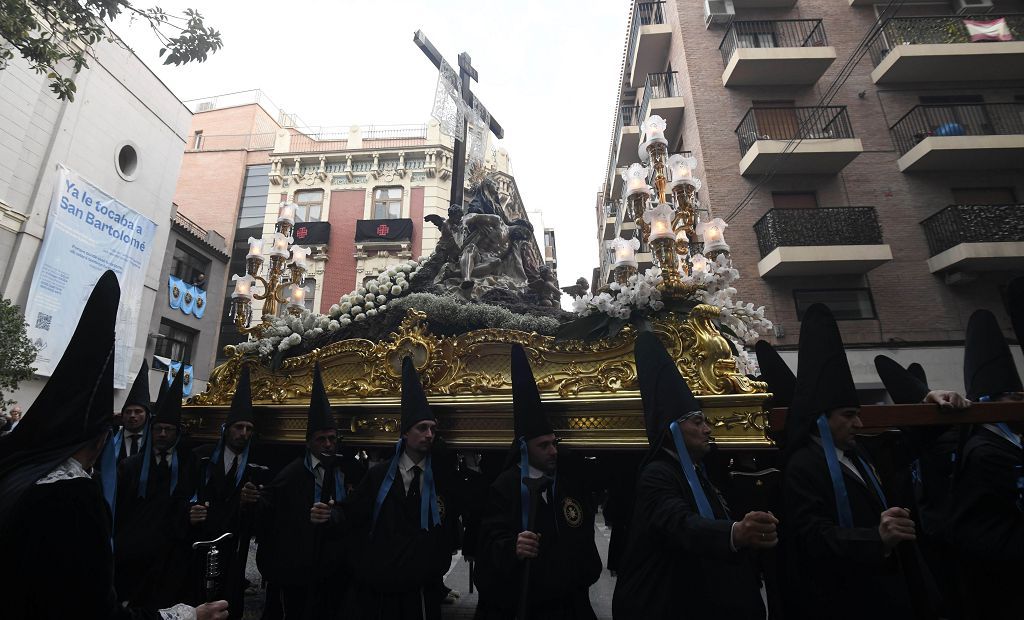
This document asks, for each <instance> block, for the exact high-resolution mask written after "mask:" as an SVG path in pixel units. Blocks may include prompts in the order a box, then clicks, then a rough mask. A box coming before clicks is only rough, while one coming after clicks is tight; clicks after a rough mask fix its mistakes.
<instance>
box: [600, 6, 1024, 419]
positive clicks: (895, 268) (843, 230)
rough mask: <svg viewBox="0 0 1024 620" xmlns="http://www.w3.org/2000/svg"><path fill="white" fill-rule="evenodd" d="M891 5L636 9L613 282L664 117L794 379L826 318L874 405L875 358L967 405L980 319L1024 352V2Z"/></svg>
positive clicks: (615, 167)
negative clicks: (805, 324) (823, 311)
mask: <svg viewBox="0 0 1024 620" xmlns="http://www.w3.org/2000/svg"><path fill="white" fill-rule="evenodd" d="M891 4H892V5H893V7H896V6H899V9H898V11H895V12H894V13H893V12H890V13H888V14H883V9H884V8H885V7H886V5H887V3H885V2H879V3H874V2H870V1H864V0H707V1H705V0H667V1H664V2H635V3H634V5H633V7H632V10H631V14H630V17H629V21H628V26H627V30H626V37H627V44H626V49H625V54H624V61H623V67H622V71H621V73H620V75H619V78H620V81H619V84H620V89H619V102H618V109H617V114H616V116H615V122H614V129H613V134H612V139H611V149H610V151H611V152H610V156H609V165H608V169H607V170H606V171H605V178H604V182H603V186H602V188H601V192H600V193H599V195H598V201H597V207H596V210H595V214H596V218H597V220H598V236H599V244H600V247H601V250H600V255H601V270H600V277H601V279H602V281H607V279H608V271H609V262H610V261H609V258H610V257H609V254H608V251H607V250H606V249H605V243H606V242H607V241H609V240H611V239H614V238H615V237H616V236H619V235H621V236H623V237H627V238H628V237H629V236H631V235H633V234H635V226H634V225H633V224H632V223H630V222H628V221H624V218H623V213H624V209H623V202H622V200H621V197H622V184H623V183H622V179H621V178H620V176H619V174H620V173H621V172H622V171H624V170H625V168H626V166H628V165H629V164H631V163H634V162H638V161H639V158H638V153H637V149H638V146H639V145H640V144H641V143H642V139H643V137H642V136H641V135H640V133H641V132H640V124H641V123H642V122H643V120H644V119H646V118H647V117H649V116H650V115H652V114H658V115H660V116H662V117H663V118H665V119H666V120H667V121H668V123H669V128H668V131H667V132H666V138H667V139H668V140H669V152H670V153H675V152H681V151H684V150H685V151H691V152H692V154H693V156H695V157H696V158H697V160H698V169H697V174H698V176H699V177H700V178H701V179H702V180H703V188H702V189H701V191H700V194H699V198H700V201H701V206H702V207H703V208H706V209H708V210H709V212H710V214H711V216H712V217H715V216H717V217H722V218H725V219H727V221H728V222H729V228H728V230H727V231H726V238H727V240H728V242H729V244H730V245H731V246H732V258H733V262H734V264H735V265H736V267H737V268H738V269H739V270H740V273H741V274H742V279H741V280H740V281H739V283H738V289H739V297H740V298H742V299H743V300H744V301H751V302H754V303H756V304H764V305H765V306H766V309H767V311H768V316H769V318H771V319H772V320H773V321H775V323H776V333H775V343H776V344H777V346H779V347H781V348H782V349H783V350H784V356H785V357H786V358H787V359H788V360H789V362H790V363H791V365H792V366H793V367H795V366H796V354H795V350H794V349H795V347H796V345H797V340H798V335H799V319H800V315H801V313H802V311H803V310H804V309H805V308H807V307H808V306H809V305H810V304H812V303H814V302H824V303H826V304H828V305H829V306H830V307H831V308H832V309H833V311H834V312H835V313H836V316H837V318H838V319H840V320H841V322H840V326H841V329H842V332H843V337H844V339H845V341H846V343H847V345H848V348H849V357H850V361H851V366H852V368H853V370H854V375H855V379H856V380H857V383H858V386H859V387H860V388H861V389H863V390H864V391H865V394H864V398H865V399H866V400H869V401H871V400H875V399H878V398H881V397H882V396H881V393H880V392H876V391H875V390H878V389H879V388H880V387H881V386H880V383H879V381H878V378H877V376H876V375H875V373H874V369H873V365H872V359H873V358H874V356H875V355H876V354H878V353H885V354H888V355H890V356H893V357H895V358H896V359H898V360H900V361H902V362H903V363H908V362H909V361H920V362H922V363H923V364H924V366H925V368H926V370H927V371H928V374H929V377H930V380H931V383H932V385H933V386H936V387H946V388H952V389H962V387H963V381H962V370H961V369H962V357H963V355H962V351H963V338H964V329H965V326H966V322H967V319H968V317H969V315H970V314H971V312H972V311H973V310H974V309H976V308H980V307H984V308H989V309H991V310H993V311H994V312H995V313H996V316H997V317H999V320H1000V322H1001V324H1002V325H1003V326H1004V327H1005V328H1007V329H1006V334H1007V336H1011V337H1012V331H1011V330H1010V329H1009V326H1010V325H1009V319H1008V317H1007V314H1006V311H1005V306H1004V303H1003V291H1004V290H1005V286H1006V284H1007V282H1008V281H1009V280H1010V279H1011V278H1013V277H1014V276H1017V275H1020V274H1021V273H1024V205H1022V204H1021V202H1022V200H1021V196H1022V195H1024V3H1021V2H1016V1H1000V0H994V1H992V2H990V1H989V0H953V1H952V2H932V3H927V2H899V1H898V0H897V1H896V2H893V3H891ZM880 15H882V16H883V17H884V19H882V20H879V19H878V18H879V16H880ZM876 21H878V24H877V25H876ZM873 27H876V28H880V30H881V33H880V34H879V35H878V36H877V37H875V38H874V39H872V40H871V42H870V43H869V44H868V45H867V46H866V50H865V51H864V53H863V56H862V57H861V58H860V59H859V60H857V61H855V62H853V63H852V64H851V65H850V66H849V67H847V64H848V61H849V60H850V59H851V58H852V57H853V56H854V55H855V53H857V52H858V49H859V47H860V44H861V41H862V39H863V38H864V36H865V34H866V33H868V32H869V30H871V29H872V28H873ZM844 68H846V69H847V70H848V71H849V75H848V76H847V77H842V76H841V75H840V74H841V72H843V70H844ZM834 83H835V84H836V89H835V92H834V96H833V97H831V98H829V99H827V100H825V101H822V99H823V96H824V95H826V94H827V93H828V91H829V89H830V88H831V87H832V86H833V84H834ZM787 151H790V152H787ZM644 250H646V248H644V247H642V248H641V252H643V251H644ZM638 258H639V259H640V260H641V262H643V261H644V260H646V261H647V264H648V265H649V264H650V255H649V254H643V253H641V254H640V255H639V256H638ZM643 266H644V265H643V264H642V265H641V268H643Z"/></svg>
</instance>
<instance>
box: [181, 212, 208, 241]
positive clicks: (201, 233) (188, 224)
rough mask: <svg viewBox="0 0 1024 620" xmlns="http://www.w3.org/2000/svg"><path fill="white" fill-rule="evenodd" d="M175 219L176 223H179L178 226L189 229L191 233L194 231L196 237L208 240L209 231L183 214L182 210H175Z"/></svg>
mask: <svg viewBox="0 0 1024 620" xmlns="http://www.w3.org/2000/svg"><path fill="white" fill-rule="evenodd" d="M173 221H174V223H175V224H177V225H178V226H181V227H182V228H184V229H185V230H187V231H189V232H190V233H192V234H193V235H195V236H196V237H199V238H200V239H202V240H203V241H205V240H206V238H207V236H208V235H207V232H206V229H205V228H203V227H202V226H200V225H199V224H196V223H195V222H193V221H192V220H191V219H189V218H188V216H185V215H182V214H181V212H180V211H175V212H174V220H173Z"/></svg>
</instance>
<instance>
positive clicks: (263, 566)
mask: <svg viewBox="0 0 1024 620" xmlns="http://www.w3.org/2000/svg"><path fill="white" fill-rule="evenodd" d="M328 470H329V471H327V472H325V475H324V486H323V491H322V494H321V501H322V502H325V503H326V502H328V501H329V500H330V499H332V498H333V488H334V486H333V483H332V480H333V479H334V476H333V470H330V468H328ZM314 498H315V478H314V476H313V473H312V472H311V471H309V469H307V468H306V461H305V456H303V457H302V458H298V459H295V460H294V461H292V462H291V463H289V464H288V465H287V466H285V468H284V469H282V470H281V473H279V474H278V475H277V477H275V478H274V480H273V482H271V483H270V484H269V485H267V486H266V487H264V489H263V493H262V494H261V497H260V518H259V541H260V544H259V547H258V548H257V551H256V562H257V565H258V566H259V570H260V573H261V574H262V575H263V577H264V578H265V579H266V580H267V581H269V582H271V583H273V584H274V585H275V586H279V587H280V588H281V589H282V591H284V592H285V598H286V601H285V604H286V605H288V606H290V607H292V608H293V609H296V608H297V605H298V604H297V603H296V601H297V600H301V601H302V615H301V616H299V618H310V619H312V618H317V619H319V618H326V619H329V618H334V617H337V614H338V612H339V610H340V605H341V600H340V598H341V597H340V593H341V592H343V591H344V590H343V589H344V587H345V583H344V582H345V576H344V565H343V561H342V558H343V557H344V555H345V553H346V552H345V550H344V548H343V544H344V540H343V537H342V534H343V530H342V528H343V525H344V514H343V513H342V510H341V506H340V503H339V504H338V505H337V506H336V507H335V509H334V511H333V513H332V515H331V519H330V520H329V521H328V522H327V523H321V524H314V523H312V522H311V521H310V520H309V513H310V509H312V508H313V504H314V503H315V502H314ZM296 590H297V591H298V592H300V594H299V595H295V593H296ZM289 603H290V605H289ZM289 620H291V616H289Z"/></svg>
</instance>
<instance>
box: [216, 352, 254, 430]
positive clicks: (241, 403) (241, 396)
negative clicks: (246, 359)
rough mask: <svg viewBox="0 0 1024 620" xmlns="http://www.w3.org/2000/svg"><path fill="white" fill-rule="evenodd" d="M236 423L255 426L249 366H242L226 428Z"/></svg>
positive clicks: (225, 424) (225, 423)
mask: <svg viewBox="0 0 1024 620" xmlns="http://www.w3.org/2000/svg"><path fill="white" fill-rule="evenodd" d="M235 422H250V423H252V424H253V425H254V426H255V424H256V417H255V416H254V415H253V411H252V388H251V386H250V384H249V365H248V364H246V365H243V366H242V372H240V373H239V374H238V385H236V386H235V395H234V396H232V397H231V410H230V411H228V419H227V420H225V422H224V428H228V427H230V426H231V425H232V424H234V423H235Z"/></svg>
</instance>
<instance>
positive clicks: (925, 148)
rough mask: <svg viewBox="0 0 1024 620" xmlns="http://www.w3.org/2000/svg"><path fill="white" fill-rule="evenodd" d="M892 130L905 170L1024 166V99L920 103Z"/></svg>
mask: <svg viewBox="0 0 1024 620" xmlns="http://www.w3.org/2000/svg"><path fill="white" fill-rule="evenodd" d="M889 133H890V134H892V139H893V142H894V143H895V144H896V148H897V150H899V152H900V158H899V159H898V160H897V161H896V163H897V165H898V166H899V169H900V171H901V172H932V171H939V170H991V169H1005V168H1015V169H1020V168H1024V103H977V104H952V105H919V106H915V107H914V108H912V109H911V110H910V111H909V112H907V113H906V114H905V115H904V116H903V118H901V119H900V120H898V121H896V123H895V124H894V125H893V126H892V127H890V128H889Z"/></svg>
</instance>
